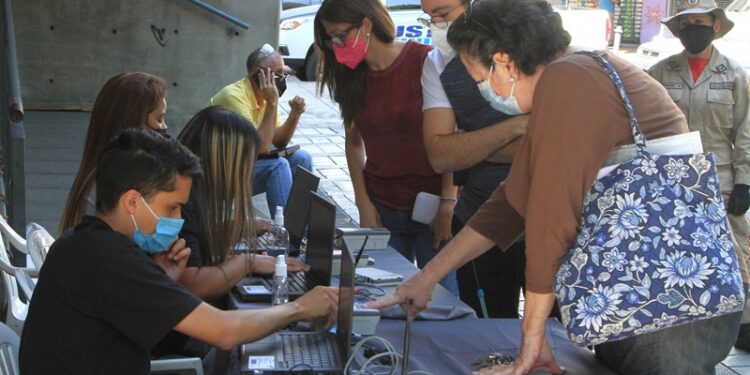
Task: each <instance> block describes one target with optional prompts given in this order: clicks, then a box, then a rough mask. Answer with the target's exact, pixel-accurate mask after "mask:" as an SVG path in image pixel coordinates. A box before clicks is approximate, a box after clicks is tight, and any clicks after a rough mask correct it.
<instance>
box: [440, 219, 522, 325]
mask: <svg viewBox="0 0 750 375" xmlns="http://www.w3.org/2000/svg"><path fill="white" fill-rule="evenodd" d="M463 227H464V223H462V222H461V220H459V219H458V218H456V217H455V216H454V217H453V223H452V229H453V235H454V236H455V235H456V234H457V233H458V232H459V231H461V229H462V228H463ZM475 269H476V273H475V271H474V270H475ZM525 269H526V255H525V243H524V242H518V243H516V244H514V245H513V246H512V247H511V248H510V249H508V251H506V252H503V251H502V250H500V249H499V248H498V247H493V248H492V249H490V250H488V251H487V252H485V253H484V254H482V255H480V256H479V257H477V258H476V259H474V260H473V261H471V262H469V263H466V265H464V266H463V267H461V268H459V269H458V271H457V272H456V278H457V279H458V294H459V297H460V298H461V301H463V302H464V303H466V304H467V305H469V306H471V307H472V308H473V309H474V311H476V313H477V316H479V317H480V318H481V317H484V316H483V314H482V309H481V307H480V304H479V298H478V297H477V282H478V284H479V287H481V288H482V289H483V290H484V300H485V303H486V305H487V313H488V315H489V318H513V319H517V318H518V298H519V296H520V292H521V288H522V287H523V285H524V272H525Z"/></svg>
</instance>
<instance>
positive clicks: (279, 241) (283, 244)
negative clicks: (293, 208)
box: [268, 206, 289, 258]
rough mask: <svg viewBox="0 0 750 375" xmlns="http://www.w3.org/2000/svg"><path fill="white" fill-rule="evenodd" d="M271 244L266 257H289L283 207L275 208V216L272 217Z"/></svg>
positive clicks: (287, 234) (287, 233)
mask: <svg viewBox="0 0 750 375" xmlns="http://www.w3.org/2000/svg"><path fill="white" fill-rule="evenodd" d="M271 234H272V235H273V242H272V243H271V246H270V247H269V248H268V255H270V256H273V257H275V256H278V255H283V256H284V258H287V257H289V232H287V230H286V228H284V207H281V206H276V215H274V225H273V229H271Z"/></svg>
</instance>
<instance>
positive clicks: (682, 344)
mask: <svg viewBox="0 0 750 375" xmlns="http://www.w3.org/2000/svg"><path fill="white" fill-rule="evenodd" d="M741 316H742V313H741V312H736V313H732V314H728V315H724V316H720V317H718V318H711V319H704V320H699V321H697V322H692V323H687V324H682V325H679V326H676V327H671V328H667V329H664V330H661V331H658V332H653V333H648V334H645V335H640V336H635V337H631V338H628V339H625V340H621V341H615V342H611V343H606V344H602V345H598V346H596V356H597V358H599V360H601V361H602V362H603V363H604V364H605V365H606V366H607V367H609V368H610V369H612V370H613V371H615V372H617V373H619V374H645V375H650V374H653V375H656V374H680V375H683V374H684V375H687V374H714V373H715V370H714V367H716V365H717V364H718V363H719V362H721V361H722V360H723V359H724V358H726V356H727V355H728V354H729V350H731V349H732V345H733V344H734V341H735V340H736V339H737V332H738V331H739V326H740V317H741Z"/></svg>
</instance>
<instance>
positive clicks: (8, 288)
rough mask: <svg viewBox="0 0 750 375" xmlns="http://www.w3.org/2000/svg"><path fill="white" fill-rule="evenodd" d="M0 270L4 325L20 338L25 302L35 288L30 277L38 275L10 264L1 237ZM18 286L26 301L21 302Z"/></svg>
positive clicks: (34, 270) (30, 270)
mask: <svg viewBox="0 0 750 375" xmlns="http://www.w3.org/2000/svg"><path fill="white" fill-rule="evenodd" d="M0 270H2V277H3V279H2V282H3V289H5V290H4V295H5V299H6V302H7V304H8V305H7V307H6V311H5V323H6V324H7V325H8V327H10V328H11V329H12V330H13V331H15V332H16V333H17V334H18V335H19V336H20V335H21V332H22V331H23V325H24V323H25V322H26V314H27V313H28V310H29V304H28V302H26V301H29V300H31V296H32V293H33V290H34V286H35V284H34V282H33V280H31V277H30V276H32V275H33V276H37V275H38V274H37V271H36V269H33V268H18V267H14V266H13V265H11V264H10V260H9V259H8V252H7V250H6V249H5V239H4V238H2V236H0ZM17 275H20V277H17ZM19 284H20V286H21V290H22V291H23V293H24V294H25V295H26V301H24V300H22V299H21V297H20V295H19V293H18V287H19Z"/></svg>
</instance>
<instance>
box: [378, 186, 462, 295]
mask: <svg viewBox="0 0 750 375" xmlns="http://www.w3.org/2000/svg"><path fill="white" fill-rule="evenodd" d="M372 203H373V204H374V205H375V208H376V209H377V210H378V215H380V222H381V223H382V224H383V226H384V227H386V228H388V230H389V231H390V232H391V238H390V240H389V241H388V245H390V246H391V247H392V248H394V249H396V250H397V251H398V252H399V253H401V255H403V256H404V257H405V258H406V259H408V260H409V261H410V262H412V263H414V259H415V258H416V260H417V267H419V268H420V269H421V268H422V267H424V266H425V265H426V264H427V262H429V261H430V260H431V259H432V257H434V256H435V254H436V251H435V250H434V249H433V248H432V243H433V236H432V232H431V231H430V226H429V225H426V224H422V223H417V222H416V221H413V220H412V219H411V211H399V210H395V209H392V208H390V207H386V206H384V205H383V204H381V203H378V202H375V201H373V202H372ZM446 243H447V241H446ZM444 245H445V243H443V244H442V245H441V247H442V246H444ZM440 285H442V286H443V287H444V288H445V289H448V291H449V292H451V293H452V294H453V295H455V296H458V283H457V282H456V273H455V272H451V273H449V274H447V275H446V276H445V277H444V278H443V279H442V280H440Z"/></svg>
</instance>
